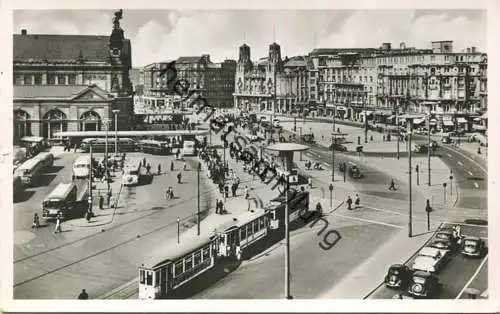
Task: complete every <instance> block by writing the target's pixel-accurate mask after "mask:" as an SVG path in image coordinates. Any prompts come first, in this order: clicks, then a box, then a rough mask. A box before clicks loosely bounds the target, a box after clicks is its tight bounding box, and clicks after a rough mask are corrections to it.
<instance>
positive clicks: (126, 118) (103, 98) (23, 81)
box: [13, 11, 133, 142]
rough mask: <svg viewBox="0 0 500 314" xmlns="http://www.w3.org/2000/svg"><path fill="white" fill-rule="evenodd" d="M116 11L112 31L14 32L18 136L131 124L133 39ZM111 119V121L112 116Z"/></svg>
mask: <svg viewBox="0 0 500 314" xmlns="http://www.w3.org/2000/svg"><path fill="white" fill-rule="evenodd" d="M119 19H121V11H120V12H117V13H116V16H115V20H114V28H113V31H112V34H111V36H86V35H85V36H82V35H29V34H28V33H27V31H26V30H23V31H22V32H21V34H15V35H14V38H13V39H14V65H13V66H14V68H13V80H14V81H13V84H14V104H13V107H14V108H13V109H14V141H15V142H16V141H17V140H19V139H20V138H22V137H23V136H40V137H44V138H48V139H50V138H52V137H53V136H54V133H55V132H58V131H83V130H100V129H101V128H102V127H103V123H104V122H105V121H108V123H109V124H110V127H111V129H113V128H114V123H112V122H113V119H114V116H115V113H113V110H115V109H116V110H119V113H118V112H117V113H116V116H117V122H118V128H119V129H128V127H129V125H130V121H131V118H132V114H133V112H132V109H133V107H132V95H131V93H132V88H131V84H130V80H129V70H130V68H131V60H132V58H131V46H130V41H129V40H128V39H125V38H124V36H123V30H122V29H121V28H120V25H119ZM110 120H111V121H110Z"/></svg>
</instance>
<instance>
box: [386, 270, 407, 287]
mask: <svg viewBox="0 0 500 314" xmlns="http://www.w3.org/2000/svg"><path fill="white" fill-rule="evenodd" d="M410 279H411V270H410V268H409V267H408V266H406V265H401V264H394V265H391V267H389V270H388V271H387V275H386V276H385V278H384V283H385V285H386V286H387V287H391V288H402V289H406V288H407V287H408V284H409V283H410Z"/></svg>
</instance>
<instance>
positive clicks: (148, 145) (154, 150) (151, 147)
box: [137, 140, 172, 155]
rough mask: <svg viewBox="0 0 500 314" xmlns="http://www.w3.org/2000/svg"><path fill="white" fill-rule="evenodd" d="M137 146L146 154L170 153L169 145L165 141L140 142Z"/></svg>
mask: <svg viewBox="0 0 500 314" xmlns="http://www.w3.org/2000/svg"><path fill="white" fill-rule="evenodd" d="M137 146H138V147H139V150H140V151H141V152H143V153H148V154H155V155H167V154H169V153H171V152H172V149H171V147H170V145H169V144H168V143H167V142H165V141H157V140H140V141H139V142H138V143H137Z"/></svg>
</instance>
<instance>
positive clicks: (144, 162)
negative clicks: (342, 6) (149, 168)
mask: <svg viewBox="0 0 500 314" xmlns="http://www.w3.org/2000/svg"><path fill="white" fill-rule="evenodd" d="M142 166H143V167H146V157H144V159H142Z"/></svg>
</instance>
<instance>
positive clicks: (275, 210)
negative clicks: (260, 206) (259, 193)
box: [265, 189, 310, 223]
mask: <svg viewBox="0 0 500 314" xmlns="http://www.w3.org/2000/svg"><path fill="white" fill-rule="evenodd" d="M285 199H286V198H285V195H280V196H278V197H276V198H274V199H272V200H271V202H270V203H269V204H268V205H267V206H265V208H266V209H267V210H268V211H269V212H270V214H271V215H273V216H274V219H273V221H274V222H275V223H279V221H282V222H284V220H285V205H286V203H285ZM309 211H310V208H309V191H301V190H296V189H290V190H288V216H289V217H290V218H289V221H290V223H292V222H294V221H295V220H297V219H299V218H300V217H301V215H302V217H308V213H309Z"/></svg>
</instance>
